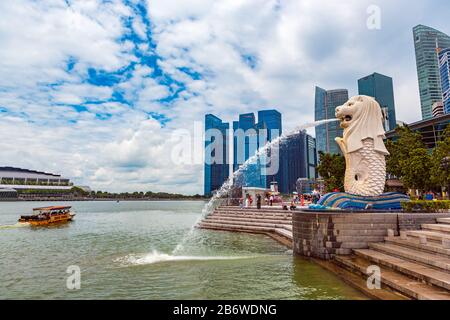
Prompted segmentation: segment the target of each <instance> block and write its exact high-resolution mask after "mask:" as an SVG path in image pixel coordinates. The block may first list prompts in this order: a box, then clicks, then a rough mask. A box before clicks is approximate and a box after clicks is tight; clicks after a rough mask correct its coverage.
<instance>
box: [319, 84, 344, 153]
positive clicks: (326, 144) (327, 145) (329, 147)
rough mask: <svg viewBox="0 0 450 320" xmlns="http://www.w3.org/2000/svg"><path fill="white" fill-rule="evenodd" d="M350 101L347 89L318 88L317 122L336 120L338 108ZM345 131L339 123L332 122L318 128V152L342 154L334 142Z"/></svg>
mask: <svg viewBox="0 0 450 320" xmlns="http://www.w3.org/2000/svg"><path fill="white" fill-rule="evenodd" d="M347 101H348V91H347V90H346V89H337V90H329V91H327V90H325V89H322V88H319V87H316V97H315V120H316V121H319V120H326V119H334V118H335V114H336V111H335V109H336V107H338V106H341V105H343V104H344V103H345V102H347ZM342 134H343V129H341V127H340V125H339V122H337V121H336V122H332V123H327V124H323V125H320V126H317V127H316V144H317V152H319V151H322V152H325V153H333V154H338V153H341V150H340V149H339V146H338V145H337V143H336V142H335V141H334V139H335V138H336V137H341V136H342Z"/></svg>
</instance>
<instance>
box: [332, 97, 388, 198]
mask: <svg viewBox="0 0 450 320" xmlns="http://www.w3.org/2000/svg"><path fill="white" fill-rule="evenodd" d="M336 118H338V119H339V120H340V122H341V127H342V128H344V137H343V138H336V142H337V144H338V145H339V147H340V148H341V150H342V153H343V154H344V156H345V163H346V171H345V180H344V188H345V192H347V193H349V194H352V195H357V196H365V197H376V196H380V195H381V194H383V192H384V186H385V183H386V159H385V157H386V156H387V155H389V152H388V151H387V149H386V147H385V145H384V142H383V139H384V137H385V136H384V134H385V131H384V128H383V118H384V116H383V113H382V112H381V108H380V105H379V104H378V102H376V101H375V99H374V98H372V97H368V96H356V97H353V98H351V99H350V100H349V101H347V102H346V103H345V104H344V105H342V106H340V107H337V108H336Z"/></svg>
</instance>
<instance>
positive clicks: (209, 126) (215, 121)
mask: <svg viewBox="0 0 450 320" xmlns="http://www.w3.org/2000/svg"><path fill="white" fill-rule="evenodd" d="M229 128H230V125H229V124H228V123H224V122H222V120H221V119H219V118H218V117H216V116H214V115H212V114H207V115H206V116H205V176H204V179H205V180H204V182H205V184H204V192H205V195H206V196H210V195H212V193H213V192H214V191H216V190H218V189H220V187H221V186H222V184H223V183H224V182H225V181H226V180H227V179H228V176H229V174H230V169H229V161H228V159H229V158H228V155H229V152H228V131H229Z"/></svg>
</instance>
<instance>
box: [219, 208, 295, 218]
mask: <svg viewBox="0 0 450 320" xmlns="http://www.w3.org/2000/svg"><path fill="white" fill-rule="evenodd" d="M214 213H215V214H225V215H230V216H245V217H247V216H249V217H251V216H261V217H282V218H289V219H292V215H291V214H287V213H270V212H260V211H219V210H216V211H214Z"/></svg>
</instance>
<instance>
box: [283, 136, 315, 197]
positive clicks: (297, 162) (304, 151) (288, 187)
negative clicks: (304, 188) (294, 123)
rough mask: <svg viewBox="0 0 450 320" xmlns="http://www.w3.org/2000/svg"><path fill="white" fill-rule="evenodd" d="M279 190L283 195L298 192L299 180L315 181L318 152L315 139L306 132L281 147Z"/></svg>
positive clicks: (290, 139)
mask: <svg viewBox="0 0 450 320" xmlns="http://www.w3.org/2000/svg"><path fill="white" fill-rule="evenodd" d="M280 159H281V161H280V174H279V179H278V189H279V191H280V192H282V193H293V192H294V191H296V185H297V180H298V179H299V178H307V179H315V178H317V176H316V166H317V152H316V143H315V139H314V138H313V137H311V136H310V135H308V134H307V133H306V131H303V132H299V133H297V134H295V135H293V136H291V137H289V139H288V140H287V141H286V143H284V144H282V145H281V147H280Z"/></svg>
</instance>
